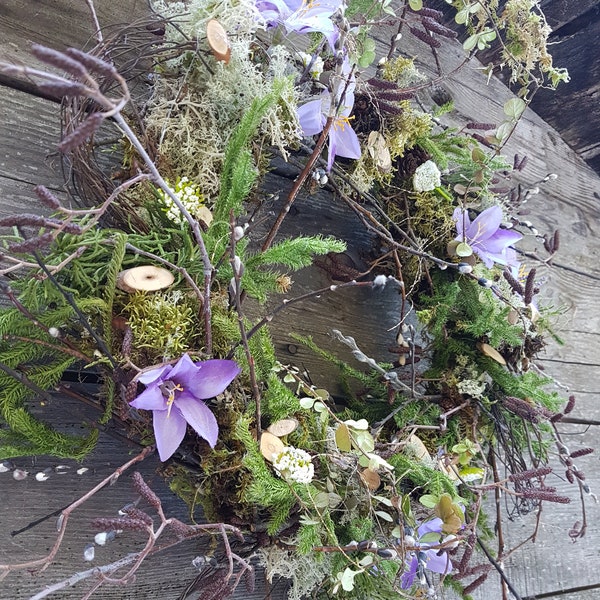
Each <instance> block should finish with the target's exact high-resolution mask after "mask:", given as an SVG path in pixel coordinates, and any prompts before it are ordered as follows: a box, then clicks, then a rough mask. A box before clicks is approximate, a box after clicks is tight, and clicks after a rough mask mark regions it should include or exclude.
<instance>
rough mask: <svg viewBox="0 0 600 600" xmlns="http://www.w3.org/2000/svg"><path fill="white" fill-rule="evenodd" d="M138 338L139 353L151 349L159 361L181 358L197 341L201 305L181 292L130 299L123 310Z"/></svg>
mask: <svg viewBox="0 0 600 600" xmlns="http://www.w3.org/2000/svg"><path fill="white" fill-rule="evenodd" d="M123 312H124V314H126V315H127V322H128V324H129V326H130V327H131V330H132V332H133V335H134V339H135V345H136V350H139V349H140V348H148V349H150V350H151V351H152V355H153V356H154V359H156V362H159V361H160V360H169V359H172V358H176V357H178V356H181V355H182V354H183V353H184V352H186V351H187V350H189V349H190V347H191V346H192V344H193V342H194V341H195V339H196V338H197V335H198V332H199V331H200V326H199V323H198V313H199V310H198V306H197V303H196V301H195V298H191V297H189V296H187V295H185V294H183V293H182V292H180V291H177V290H176V291H172V292H164V293H160V292H156V293H153V294H147V293H145V292H136V293H134V294H131V295H130V296H129V302H128V303H127V304H126V305H125V306H124V308H123Z"/></svg>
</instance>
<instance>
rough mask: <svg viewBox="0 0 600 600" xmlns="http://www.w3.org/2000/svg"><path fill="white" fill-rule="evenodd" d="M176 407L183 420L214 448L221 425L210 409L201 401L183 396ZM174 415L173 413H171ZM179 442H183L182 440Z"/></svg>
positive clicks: (177, 401) (177, 400)
mask: <svg viewBox="0 0 600 600" xmlns="http://www.w3.org/2000/svg"><path fill="white" fill-rule="evenodd" d="M175 407H176V408H177V409H179V410H180V411H181V414H182V415H183V418H184V419H185V421H187V422H188V423H189V424H190V425H191V426H192V427H193V429H194V431H195V432H196V433H197V434H198V435H199V436H200V437H202V438H204V439H205V440H206V441H207V442H208V443H209V444H210V446H211V448H214V446H215V444H216V443H217V436H218V434H219V425H218V424H217V420H216V419H215V415H213V414H212V412H211V410H210V408H208V406H206V404H204V402H202V401H201V400H193V399H192V398H189V397H181V396H179V397H178V398H177V399H176V400H175ZM172 415H173V411H171V416H172ZM155 430H156V428H155ZM182 439H183V438H182ZM179 441H180V442H181V440H179Z"/></svg>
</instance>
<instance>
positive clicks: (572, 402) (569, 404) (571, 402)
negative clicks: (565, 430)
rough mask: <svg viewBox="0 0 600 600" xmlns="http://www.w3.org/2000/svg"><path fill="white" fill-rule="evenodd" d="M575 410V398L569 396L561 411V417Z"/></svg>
mask: <svg viewBox="0 0 600 600" xmlns="http://www.w3.org/2000/svg"><path fill="white" fill-rule="evenodd" d="M574 408H575V396H574V395H573V394H571V395H570V396H569V400H568V401H567V405H566V406H565V408H564V410H563V415H568V414H569V413H570V412H571V411H572V410H573V409H574Z"/></svg>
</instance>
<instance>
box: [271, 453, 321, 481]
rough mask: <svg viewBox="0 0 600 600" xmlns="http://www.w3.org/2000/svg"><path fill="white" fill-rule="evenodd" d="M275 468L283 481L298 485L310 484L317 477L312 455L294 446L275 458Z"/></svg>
mask: <svg viewBox="0 0 600 600" xmlns="http://www.w3.org/2000/svg"><path fill="white" fill-rule="evenodd" d="M273 467H275V470H276V471H277V474H278V475H279V476H280V477H282V478H283V479H287V480H288V481H297V482H298V483H310V482H311V481H312V479H313V477H314V475H315V467H314V465H313V464H312V459H311V456H310V454H309V453H308V452H305V451H304V450H301V449H300V448H294V447H292V446H287V447H286V448H284V449H283V450H282V451H281V452H280V453H279V454H278V455H277V456H275V457H274V459H273Z"/></svg>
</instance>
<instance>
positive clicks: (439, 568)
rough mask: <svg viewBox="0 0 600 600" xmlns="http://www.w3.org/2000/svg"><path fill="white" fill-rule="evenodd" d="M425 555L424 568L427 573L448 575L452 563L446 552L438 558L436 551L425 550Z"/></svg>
mask: <svg viewBox="0 0 600 600" xmlns="http://www.w3.org/2000/svg"><path fill="white" fill-rule="evenodd" d="M425 554H426V555H427V563H426V564H425V568H426V569H428V570H429V571H433V572H434V573H450V571H452V562H451V561H450V558H449V557H448V554H446V552H442V554H441V555H440V556H438V551H437V550H427V551H426V552H425Z"/></svg>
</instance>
